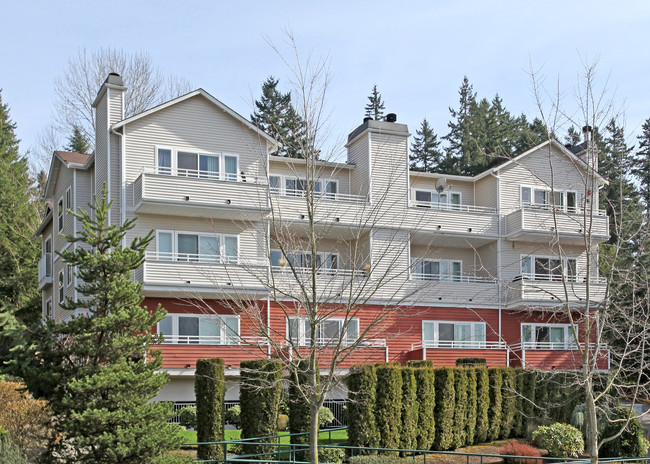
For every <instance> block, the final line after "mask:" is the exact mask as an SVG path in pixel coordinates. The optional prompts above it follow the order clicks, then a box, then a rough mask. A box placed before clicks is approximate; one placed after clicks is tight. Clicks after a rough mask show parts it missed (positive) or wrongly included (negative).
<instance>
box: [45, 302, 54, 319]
mask: <svg viewBox="0 0 650 464" xmlns="http://www.w3.org/2000/svg"><path fill="white" fill-rule="evenodd" d="M45 317H46V318H48V319H54V310H53V307H52V298H48V300H47V301H46V302H45Z"/></svg>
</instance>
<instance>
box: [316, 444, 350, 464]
mask: <svg viewBox="0 0 650 464" xmlns="http://www.w3.org/2000/svg"><path fill="white" fill-rule="evenodd" d="M343 459H345V450H344V449H342V448H323V447H322V446H319V447H318V462H319V463H322V464H328V463H340V462H343Z"/></svg>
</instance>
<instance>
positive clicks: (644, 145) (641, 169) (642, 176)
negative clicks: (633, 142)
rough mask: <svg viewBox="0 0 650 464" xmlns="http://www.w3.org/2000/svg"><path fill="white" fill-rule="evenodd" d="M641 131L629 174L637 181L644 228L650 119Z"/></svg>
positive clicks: (648, 208)
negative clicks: (643, 210)
mask: <svg viewBox="0 0 650 464" xmlns="http://www.w3.org/2000/svg"><path fill="white" fill-rule="evenodd" d="M641 129H642V131H643V132H642V133H641V135H639V136H637V138H638V140H639V148H638V150H637V151H636V153H635V154H634V157H633V163H632V169H631V172H632V175H634V177H636V179H637V180H638V181H639V184H640V189H639V190H640V192H641V198H642V199H643V204H644V207H645V221H646V226H650V118H648V119H646V120H645V122H644V123H643V126H641Z"/></svg>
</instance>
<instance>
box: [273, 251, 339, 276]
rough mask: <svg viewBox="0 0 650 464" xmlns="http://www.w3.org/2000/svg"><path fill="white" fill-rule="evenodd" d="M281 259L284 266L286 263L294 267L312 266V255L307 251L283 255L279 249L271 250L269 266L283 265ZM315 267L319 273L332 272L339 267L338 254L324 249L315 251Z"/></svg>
mask: <svg viewBox="0 0 650 464" xmlns="http://www.w3.org/2000/svg"><path fill="white" fill-rule="evenodd" d="M282 259H284V261H285V262H286V264H285V266H286V265H287V264H290V265H291V266H293V267H296V268H311V266H312V255H311V253H309V252H307V251H299V252H295V253H288V254H287V255H286V257H283V255H282V252H281V251H280V250H271V266H273V267H283V266H282V264H281V260H282ZM316 268H317V269H318V270H319V272H321V273H328V272H332V273H334V271H336V270H337V269H338V268H339V254H338V253H330V252H326V251H324V252H318V253H316Z"/></svg>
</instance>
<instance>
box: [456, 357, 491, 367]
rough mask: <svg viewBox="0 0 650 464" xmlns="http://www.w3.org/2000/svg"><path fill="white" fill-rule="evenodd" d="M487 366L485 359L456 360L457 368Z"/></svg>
mask: <svg viewBox="0 0 650 464" xmlns="http://www.w3.org/2000/svg"><path fill="white" fill-rule="evenodd" d="M479 366H487V360H486V359H485V358H458V359H457V360H456V367H479Z"/></svg>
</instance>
